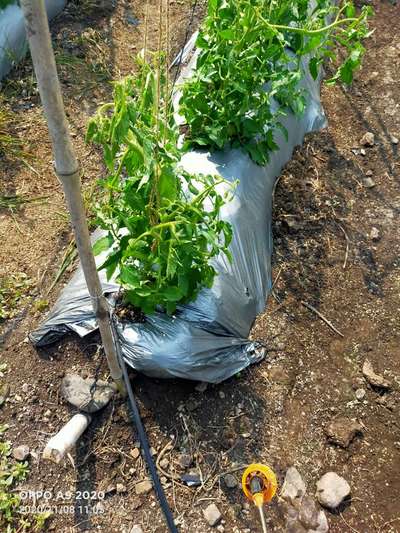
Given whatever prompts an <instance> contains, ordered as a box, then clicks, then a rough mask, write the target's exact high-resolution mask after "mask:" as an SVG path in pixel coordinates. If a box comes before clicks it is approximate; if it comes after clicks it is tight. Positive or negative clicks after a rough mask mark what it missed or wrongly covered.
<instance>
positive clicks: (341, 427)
mask: <svg viewBox="0 0 400 533" xmlns="http://www.w3.org/2000/svg"><path fill="white" fill-rule="evenodd" d="M325 432H326V436H327V437H328V440H329V441H330V442H333V443H334V444H337V445H338V446H341V447H342V448H348V446H349V444H350V442H351V441H352V440H353V439H354V437H355V436H356V435H357V434H359V433H362V427H361V425H360V424H359V423H358V422H354V421H353V420H350V419H349V418H345V417H339V418H336V419H335V420H332V422H331V423H330V424H329V426H328V427H327V428H326V430H325Z"/></svg>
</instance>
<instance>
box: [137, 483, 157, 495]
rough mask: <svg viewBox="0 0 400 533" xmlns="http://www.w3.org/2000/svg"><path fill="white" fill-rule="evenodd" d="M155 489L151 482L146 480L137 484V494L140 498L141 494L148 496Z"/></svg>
mask: <svg viewBox="0 0 400 533" xmlns="http://www.w3.org/2000/svg"><path fill="white" fill-rule="evenodd" d="M152 488H153V485H152V484H151V481H149V480H148V479H145V480H144V481H139V483H136V485H135V492H136V494H137V495H138V496H139V495H140V494H147V493H149V492H150V491H151V490H152Z"/></svg>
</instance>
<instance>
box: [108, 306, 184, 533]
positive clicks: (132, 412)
mask: <svg viewBox="0 0 400 533" xmlns="http://www.w3.org/2000/svg"><path fill="white" fill-rule="evenodd" d="M112 325H113V334H114V343H115V346H116V350H117V354H118V358H119V363H120V365H121V370H122V376H123V380H124V383H125V387H126V391H127V393H128V397H127V404H128V413H129V417H130V419H131V421H132V422H133V424H134V428H136V433H135V436H136V434H137V436H138V437H139V441H140V446H141V449H142V450H143V454H144V458H145V460H146V463H147V466H148V468H149V472H150V476H151V479H152V481H153V487H154V490H155V492H156V494H157V498H158V501H159V502H160V507H161V509H162V512H163V513H164V517H165V520H166V522H167V525H168V529H169V531H170V532H171V533H178V529H177V527H176V525H175V521H174V517H173V514H172V511H171V508H170V506H169V504H168V501H167V498H166V496H165V492H164V489H163V488H162V485H161V482H160V478H159V477H158V473H157V467H156V465H155V463H154V461H153V457H152V456H151V453H150V447H149V441H148V439H147V435H146V430H145V429H144V426H143V423H142V419H141V417H140V413H139V408H138V406H137V403H136V400H135V397H134V395H133V390H132V386H131V384H130V381H129V376H128V370H127V368H126V364H125V361H124V358H123V357H122V354H121V349H120V345H119V342H118V340H117V338H116V334H115V320H114V315H113V314H112ZM134 428H133V430H134V432H135V429H134Z"/></svg>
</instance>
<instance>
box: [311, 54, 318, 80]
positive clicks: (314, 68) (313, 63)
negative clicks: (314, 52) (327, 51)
mask: <svg viewBox="0 0 400 533" xmlns="http://www.w3.org/2000/svg"><path fill="white" fill-rule="evenodd" d="M318 67H319V60H318V58H316V57H312V58H311V59H310V62H309V69H310V73H311V76H312V77H313V79H314V80H316V79H317V78H318Z"/></svg>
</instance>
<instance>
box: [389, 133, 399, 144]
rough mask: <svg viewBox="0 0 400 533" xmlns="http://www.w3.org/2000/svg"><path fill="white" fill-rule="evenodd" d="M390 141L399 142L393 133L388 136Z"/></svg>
mask: <svg viewBox="0 0 400 533" xmlns="http://www.w3.org/2000/svg"><path fill="white" fill-rule="evenodd" d="M390 142H391V143H392V144H399V139H398V138H397V137H396V136H395V135H391V136H390Z"/></svg>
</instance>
